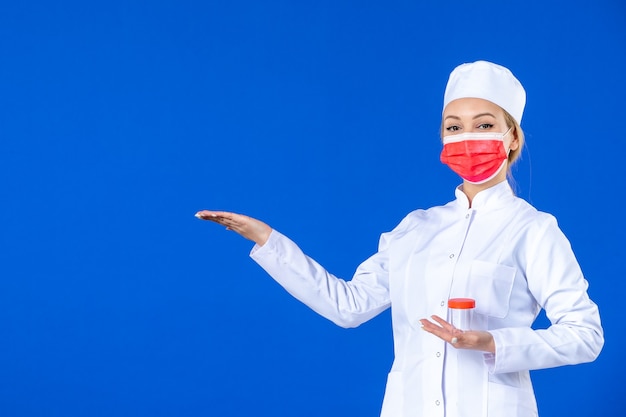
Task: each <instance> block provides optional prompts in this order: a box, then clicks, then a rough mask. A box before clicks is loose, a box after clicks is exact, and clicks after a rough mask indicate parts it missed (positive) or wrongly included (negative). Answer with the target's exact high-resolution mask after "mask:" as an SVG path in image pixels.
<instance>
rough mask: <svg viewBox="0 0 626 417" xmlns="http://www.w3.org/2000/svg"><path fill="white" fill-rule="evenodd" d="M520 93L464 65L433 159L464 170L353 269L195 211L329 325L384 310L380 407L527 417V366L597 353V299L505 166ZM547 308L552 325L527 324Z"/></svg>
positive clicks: (496, 73) (403, 413) (232, 217)
mask: <svg viewBox="0 0 626 417" xmlns="http://www.w3.org/2000/svg"><path fill="white" fill-rule="evenodd" d="M525 103H526V93H525V91H524V89H523V87H522V85H521V84H520V82H519V81H518V80H517V79H516V78H515V76H514V75H513V74H512V73H511V72H510V71H509V70H508V69H506V68H504V67H502V66H499V65H496V64H493V63H490V62H485V61H478V62H474V63H470V64H463V65H460V66H459V67H457V68H456V69H455V70H454V71H453V72H452V73H451V75H450V78H449V80H448V84H447V86H446V90H445V94H444V105H443V114H442V118H443V120H442V126H441V134H442V141H443V150H442V152H441V161H442V162H443V163H445V164H447V165H448V166H449V167H450V168H451V169H452V170H453V171H454V172H456V173H457V174H458V175H459V176H460V177H461V178H462V180H463V183H462V184H461V185H460V186H459V187H457V188H456V190H455V196H456V198H455V199H454V200H453V201H451V202H449V203H447V204H445V205H443V206H437V207H432V208H430V209H427V210H415V211H413V212H411V213H409V214H408V215H407V216H406V217H405V218H404V219H403V220H402V221H401V222H400V224H398V226H396V228H395V229H393V230H392V231H390V232H388V233H384V234H382V235H381V238H380V243H379V248H378V252H377V253H376V254H374V255H373V256H371V257H370V258H369V259H367V260H366V261H365V262H363V263H362V264H361V265H360V266H359V267H358V269H357V270H356V272H355V274H354V276H353V277H352V279H351V280H343V279H340V278H337V277H335V276H333V275H332V274H331V273H329V272H327V271H326V270H325V269H324V268H323V267H322V266H321V265H319V264H318V263H317V262H315V261H314V260H313V259H311V258H309V257H308V256H306V255H305V254H304V253H303V252H302V251H301V250H300V248H298V246H297V245H296V244H295V243H294V242H292V241H291V240H289V239H288V238H287V237H285V236H284V235H282V234H281V233H279V232H278V231H276V230H274V229H272V228H271V227H270V226H268V225H267V224H265V223H263V222H261V221H259V220H256V219H253V218H251V217H247V216H244V215H240V214H235V213H229V212H216V211H209V210H202V211H200V212H198V213H197V214H196V216H197V217H199V218H201V219H205V220H211V221H214V222H217V223H219V224H221V225H224V226H226V227H227V228H228V229H229V230H233V231H235V232H237V233H239V234H241V235H242V236H244V237H245V238H248V239H250V240H252V241H254V242H255V243H256V245H255V246H254V248H253V249H252V252H251V255H250V256H251V257H252V258H253V259H254V260H255V261H256V262H257V263H258V264H259V265H260V266H261V267H263V268H264V269H265V270H266V271H267V272H268V273H269V274H270V275H271V276H272V277H273V278H274V279H275V280H276V281H277V282H278V283H280V284H281V285H282V286H283V287H284V288H285V289H286V290H287V291H288V292H289V293H291V294H292V295H293V296H294V297H296V298H297V299H299V300H301V301H302V302H303V303H305V304H307V305H308V306H309V307H311V308H312V309H313V310H315V311H316V312H318V313H319V314H321V315H322V316H324V317H326V318H328V319H329V320H332V321H333V322H335V323H336V324H338V325H339V326H343V327H356V326H358V325H360V324H361V323H363V322H365V321H367V320H369V319H371V318H372V317H374V316H376V315H377V314H379V313H380V312H382V311H384V310H385V309H387V308H389V307H391V315H392V322H393V335H394V362H393V366H392V368H391V371H390V373H389V376H388V379H387V387H386V390H385V397H384V401H383V405H382V412H381V416H382V417H444V416H445V417H461V416H468V417H486V416H489V417H529V416H536V415H537V405H536V402H535V396H534V393H533V388H532V384H531V381H530V376H529V371H530V370H533V369H542V368H550V367H555V366H561V365H571V364H577V363H583V362H590V361H593V360H594V359H595V358H596V357H597V356H598V354H599V353H600V350H601V349H602V346H603V343H604V338H603V331H602V327H601V324H600V317H599V313H598V308H597V306H596V304H594V303H593V302H592V301H591V300H590V299H589V296H588V294H587V281H586V280H585V278H584V276H583V274H582V272H581V269H580V267H579V264H578V262H577V260H576V258H575V256H574V254H573V252H572V249H571V246H570V244H569V242H568V240H567V239H566V237H565V236H564V235H563V233H562V232H561V230H560V229H559V227H558V225H557V222H556V220H555V218H554V217H553V216H551V215H550V214H547V213H543V212H540V211H537V210H536V209H535V208H534V207H532V206H531V205H530V204H528V203H527V202H526V201H524V200H522V199H520V198H518V197H516V196H515V195H514V194H513V192H512V190H511V187H510V186H509V183H508V181H507V173H509V168H510V166H511V164H512V163H514V162H515V160H516V159H517V157H518V156H519V154H520V152H521V149H522V146H523V144H524V135H523V132H522V130H521V128H520V122H521V119H522V113H523V110H524V106H525ZM456 297H466V298H473V299H474V300H475V301H476V308H475V312H474V318H475V320H474V323H475V326H474V328H473V329H471V330H468V329H463V330H461V329H456V328H454V327H453V326H452V325H451V324H449V323H448V321H447V300H448V299H450V298H456ZM541 309H544V310H545V312H546V315H547V317H548V318H549V320H550V322H551V325H550V327H548V328H547V329H541V330H533V329H532V328H531V325H532V323H533V322H534V320H535V319H536V317H537V315H538V313H539V312H540V310H541Z"/></svg>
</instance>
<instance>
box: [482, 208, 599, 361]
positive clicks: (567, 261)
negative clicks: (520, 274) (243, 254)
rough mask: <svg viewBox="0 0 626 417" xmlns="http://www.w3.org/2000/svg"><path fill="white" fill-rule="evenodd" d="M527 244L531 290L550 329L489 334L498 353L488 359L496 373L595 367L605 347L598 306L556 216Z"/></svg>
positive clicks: (508, 329) (517, 330) (528, 274)
mask: <svg viewBox="0 0 626 417" xmlns="http://www.w3.org/2000/svg"><path fill="white" fill-rule="evenodd" d="M529 244H530V247H531V249H529V257H528V260H527V269H526V278H527V281H528V288H529V290H530V292H531V293H532V295H533V296H534V297H535V300H536V301H537V303H538V304H539V305H540V306H541V307H543V308H544V309H545V311H546V315H547V317H548V319H549V320H550V323H551V326H550V327H549V328H547V329H542V330H533V329H531V328H502V329H497V330H491V331H490V333H491V334H492V335H493V337H494V341H495V345H496V353H495V355H492V354H486V355H485V359H486V362H487V364H488V366H489V368H490V372H492V373H504V372H516V371H521V370H533V369H542V368H551V367H556V366H561V365H574V364H577V363H584V362H591V361H593V360H594V359H595V358H596V357H597V356H598V355H599V353H600V350H601V349H602V346H603V344H604V335H603V331H602V326H601V323H600V315H599V312H598V306H597V305H596V304H595V303H594V302H593V301H591V300H590V299H589V296H588V294H587V287H588V284H587V281H586V280H585V278H584V276H583V273H582V271H581V269H580V266H579V264H578V262H577V260H576V258H575V256H574V253H573V252H572V249H571V246H570V243H569V241H568V240H567V238H566V237H565V236H564V235H563V233H562V232H561V230H560V229H559V227H558V225H557V223H556V220H555V219H554V218H553V217H552V216H550V218H549V220H548V221H546V222H545V223H544V224H543V225H542V227H541V229H540V230H539V231H538V233H537V234H536V238H535V239H533V241H531V242H529Z"/></svg>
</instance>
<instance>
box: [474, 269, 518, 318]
mask: <svg viewBox="0 0 626 417" xmlns="http://www.w3.org/2000/svg"><path fill="white" fill-rule="evenodd" d="M514 280H515V268H513V267H510V266H506V265H499V264H494V263H490V262H484V261H473V262H472V266H471V269H470V273H469V278H468V281H469V288H470V292H471V293H472V296H473V297H472V298H474V299H475V300H476V313H479V314H484V315H486V316H490V317H496V318H499V319H502V318H504V317H506V315H507V314H508V312H509V300H510V298H511V291H512V290H513V281H514Z"/></svg>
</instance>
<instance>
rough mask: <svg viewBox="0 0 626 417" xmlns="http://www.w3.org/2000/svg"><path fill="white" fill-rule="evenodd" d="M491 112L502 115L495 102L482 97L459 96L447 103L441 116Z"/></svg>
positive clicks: (473, 114)
mask: <svg viewBox="0 0 626 417" xmlns="http://www.w3.org/2000/svg"><path fill="white" fill-rule="evenodd" d="M482 113H491V114H493V115H494V116H495V117H504V111H503V110H502V108H501V107H500V106H498V105H497V104H494V103H492V102H491V101H488V100H484V99H482V98H471V97H467V98H459V99H456V100H453V101H451V102H450V103H448V105H447V106H446V108H445V109H444V110H443V117H444V118H445V117H448V116H456V117H473V116H475V115H477V114H482Z"/></svg>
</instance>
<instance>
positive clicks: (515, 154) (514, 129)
mask: <svg viewBox="0 0 626 417" xmlns="http://www.w3.org/2000/svg"><path fill="white" fill-rule="evenodd" d="M502 111H503V112H504V120H505V121H506V127H508V128H509V129H511V134H512V135H513V137H514V138H517V143H518V145H519V146H518V147H517V149H516V150H514V151H513V150H512V151H511V152H509V174H510V170H511V166H513V164H514V163H515V161H517V160H518V159H519V157H520V155H521V154H522V148H523V147H524V131H523V130H522V127H521V126H520V125H519V123H517V120H515V119H514V118H513V116H511V115H510V114H509V113H508V112H507V111H506V110H504V109H502Z"/></svg>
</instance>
